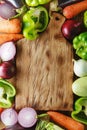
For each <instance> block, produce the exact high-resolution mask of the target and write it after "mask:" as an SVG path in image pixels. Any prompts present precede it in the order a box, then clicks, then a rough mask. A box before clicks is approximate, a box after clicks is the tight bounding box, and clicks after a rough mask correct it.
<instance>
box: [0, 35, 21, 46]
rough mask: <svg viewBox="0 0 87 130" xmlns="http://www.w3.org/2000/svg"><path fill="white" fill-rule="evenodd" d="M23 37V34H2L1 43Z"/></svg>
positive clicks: (0, 36)
mask: <svg viewBox="0 0 87 130" xmlns="http://www.w3.org/2000/svg"><path fill="white" fill-rule="evenodd" d="M22 38H23V35H22V34H0V44H4V43H5V42H9V41H17V40H20V39H22Z"/></svg>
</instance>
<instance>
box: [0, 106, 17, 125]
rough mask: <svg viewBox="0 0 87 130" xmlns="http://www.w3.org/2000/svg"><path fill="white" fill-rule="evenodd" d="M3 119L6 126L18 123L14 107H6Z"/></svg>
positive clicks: (2, 115) (2, 114)
mask: <svg viewBox="0 0 87 130" xmlns="http://www.w3.org/2000/svg"><path fill="white" fill-rule="evenodd" d="M1 121H2V122H3V123H4V124H5V125H6V126H13V125H15V124H16V123H17V112H16V111H15V110H14V109H12V108H9V109H6V110H4V111H3V112H2V113H1Z"/></svg>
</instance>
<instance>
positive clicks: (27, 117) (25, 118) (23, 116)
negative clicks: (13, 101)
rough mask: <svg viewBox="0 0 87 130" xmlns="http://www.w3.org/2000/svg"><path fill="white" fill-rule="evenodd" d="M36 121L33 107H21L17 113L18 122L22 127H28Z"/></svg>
mask: <svg viewBox="0 0 87 130" xmlns="http://www.w3.org/2000/svg"><path fill="white" fill-rule="evenodd" d="M36 121H37V113H36V111H35V110H34V109H33V108H29V107H26V108H23V109H22V110H20V112H19V114H18V122H19V124H20V125H21V126H22V127H24V128H29V127H32V126H34V125H35V123H36Z"/></svg>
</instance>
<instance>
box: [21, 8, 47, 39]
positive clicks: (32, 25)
mask: <svg viewBox="0 0 87 130" xmlns="http://www.w3.org/2000/svg"><path fill="white" fill-rule="evenodd" d="M47 25H48V12H47V10H46V9H45V8H44V7H42V6H38V7H36V8H30V10H29V11H28V12H27V13H26V14H25V15H24V16H23V34H24V37H25V38H27V39H30V40H34V39H36V38H37V37H38V35H39V33H40V32H42V31H44V30H45V29H46V27H47Z"/></svg>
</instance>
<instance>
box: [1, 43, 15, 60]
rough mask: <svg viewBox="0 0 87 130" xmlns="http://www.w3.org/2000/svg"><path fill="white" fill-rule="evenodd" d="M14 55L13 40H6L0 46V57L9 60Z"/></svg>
mask: <svg viewBox="0 0 87 130" xmlns="http://www.w3.org/2000/svg"><path fill="white" fill-rule="evenodd" d="M15 55H16V46H15V44H14V42H6V43H4V44H2V45H1V46H0V57H1V59H2V60H3V61H10V60H12V59H13V58H14V57H15Z"/></svg>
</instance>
